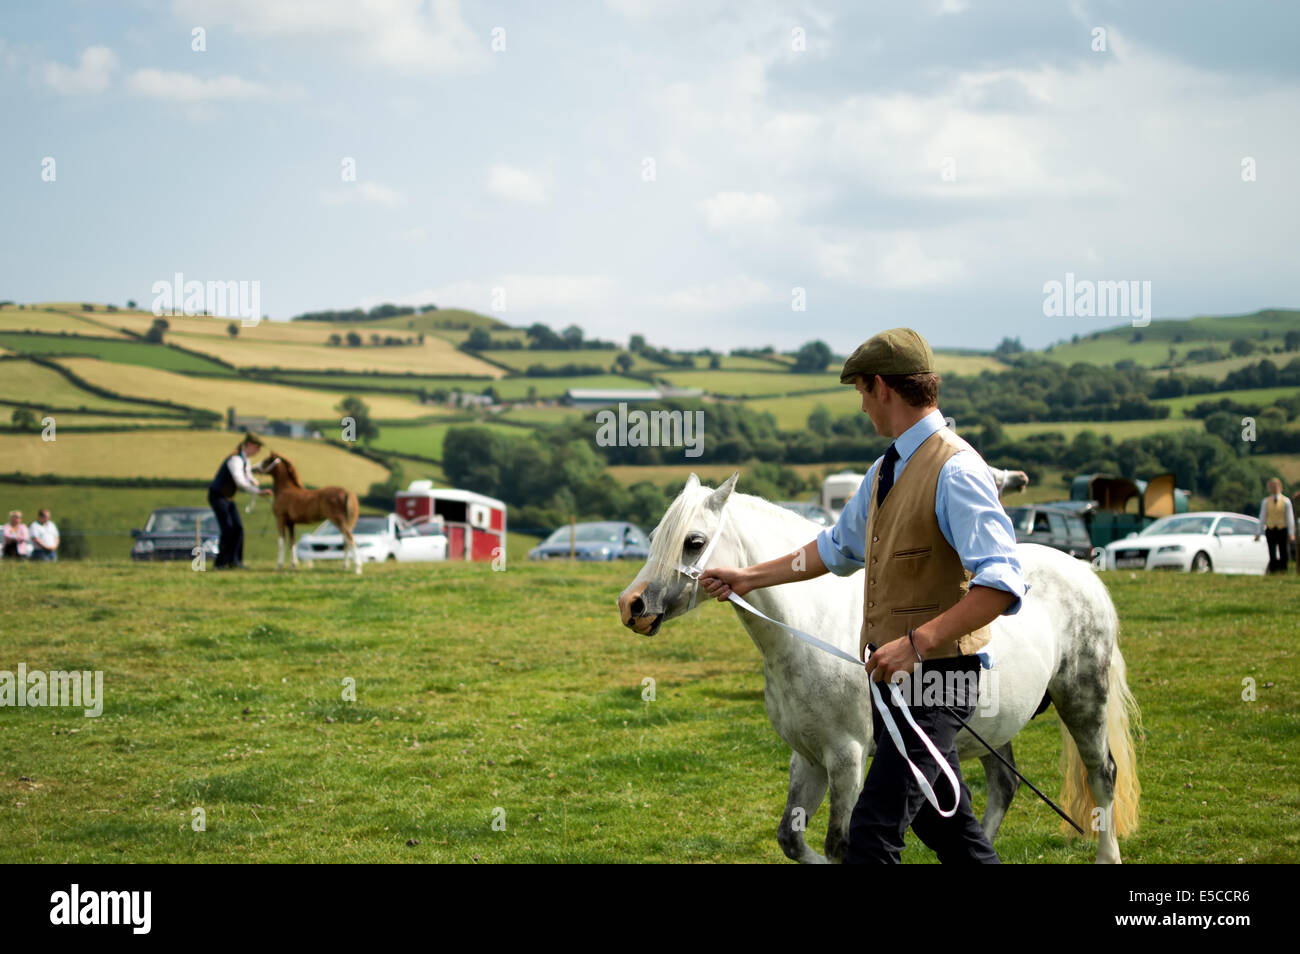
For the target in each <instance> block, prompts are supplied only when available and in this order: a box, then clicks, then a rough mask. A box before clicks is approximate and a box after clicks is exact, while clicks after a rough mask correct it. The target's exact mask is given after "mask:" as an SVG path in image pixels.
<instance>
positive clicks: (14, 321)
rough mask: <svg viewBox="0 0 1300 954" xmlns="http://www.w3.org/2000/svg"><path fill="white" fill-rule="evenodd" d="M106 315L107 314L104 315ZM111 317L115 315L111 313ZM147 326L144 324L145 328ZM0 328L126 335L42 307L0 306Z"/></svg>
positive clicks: (107, 335)
mask: <svg viewBox="0 0 1300 954" xmlns="http://www.w3.org/2000/svg"><path fill="white" fill-rule="evenodd" d="M106 317H107V316H106ZM111 317H116V315H113V316H111ZM148 327H149V326H148V325H145V328H146V329H147V328H148ZM0 330H3V331H43V332H47V333H51V334H58V333H59V332H60V331H66V332H68V334H79V335H102V336H103V337H105V338H120V339H124V338H126V337H127V336H126V335H125V334H123V333H122V332H121V331H117V330H116V329H113V328H104V327H102V326H100V325H97V324H95V323H94V322H93V321H87V320H85V319H84V318H80V317H78V316H76V315H69V314H66V313H64V312H59V311H49V310H47V309H44V308H21V309H19V308H14V307H12V306H6V307H4V308H0Z"/></svg>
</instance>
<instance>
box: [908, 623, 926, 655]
mask: <svg viewBox="0 0 1300 954" xmlns="http://www.w3.org/2000/svg"><path fill="white" fill-rule="evenodd" d="M915 632H916V630H915V629H909V630H908V631H907V641H908V642H909V643H911V644H912V652H914V653H916V661H917V662H925V660H924V659H922V658H921V651H920V650H919V649H917V648H916V640H915V639H913V638H912V634H913V633H915Z"/></svg>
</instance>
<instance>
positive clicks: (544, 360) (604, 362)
mask: <svg viewBox="0 0 1300 954" xmlns="http://www.w3.org/2000/svg"><path fill="white" fill-rule="evenodd" d="M619 354H621V352H619V351H612V350H607V349H602V348H577V349H574V350H572V351H532V350H530V349H527V348H520V349H519V350H517V351H515V350H506V351H484V352H483V356H484V357H485V358H491V359H492V360H493V361H497V362H500V363H501V364H504V365H506V366H508V367H511V368H514V369H515V370H516V371H523V370H525V369H526V368H528V367H530V366H532V365H534V364H542V365H545V366H546V367H548V368H558V367H562V366H563V365H566V364H580V365H591V366H593V367H597V368H610V367H612V366H613V364H614V359H615V358H617V357H618V356H619ZM697 360H702V359H697ZM705 366H706V367H707V364H706V365H705ZM631 370H633V371H656V372H663V373H665V374H666V373H667V370H668V369H667V367H666V366H665V365H662V364H660V363H659V362H658V361H648V360H646V359H645V358H643V357H642V356H641V355H639V354H634V355H632V368H631ZM646 386H647V385H645V384H644V383H642V384H641V387H646Z"/></svg>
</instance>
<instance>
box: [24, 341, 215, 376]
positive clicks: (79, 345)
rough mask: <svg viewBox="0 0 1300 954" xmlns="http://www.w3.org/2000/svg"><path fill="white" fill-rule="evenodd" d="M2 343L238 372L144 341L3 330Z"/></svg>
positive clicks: (58, 353) (149, 364)
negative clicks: (5, 332) (20, 332)
mask: <svg viewBox="0 0 1300 954" xmlns="http://www.w3.org/2000/svg"><path fill="white" fill-rule="evenodd" d="M0 344H5V345H7V346H8V348H9V350H10V351H13V352H15V353H18V354H34V355H40V356H45V357H53V358H59V357H65V356H73V355H77V356H84V357H92V358H99V359H100V360H102V361H110V362H112V363H114V364H122V365H132V366H139V367H146V368H160V369H162V370H165V371H178V372H182V371H183V372H190V373H193V374H205V375H217V376H223V377H226V376H233V375H234V372H233V371H231V370H230V369H229V368H226V367H223V366H221V365H219V364H217V363H216V362H215V361H210V360H208V359H207V358H205V357H203V356H202V355H196V354H188V353H186V352H184V351H177V350H176V349H175V348H168V347H166V346H164V345H158V344H149V343H148V342H144V341H129V340H117V339H111V338H93V339H88V338H71V337H63V336H60V335H18V334H8V335H6V334H4V333H3V332H0Z"/></svg>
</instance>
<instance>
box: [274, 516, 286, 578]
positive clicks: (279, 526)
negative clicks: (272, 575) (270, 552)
mask: <svg viewBox="0 0 1300 954" xmlns="http://www.w3.org/2000/svg"><path fill="white" fill-rule="evenodd" d="M275 535H276V541H275V542H276V554H275V568H276V569H277V570H282V569H284V521H282V520H281V521H277V523H276V528H275Z"/></svg>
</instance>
